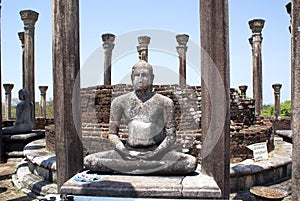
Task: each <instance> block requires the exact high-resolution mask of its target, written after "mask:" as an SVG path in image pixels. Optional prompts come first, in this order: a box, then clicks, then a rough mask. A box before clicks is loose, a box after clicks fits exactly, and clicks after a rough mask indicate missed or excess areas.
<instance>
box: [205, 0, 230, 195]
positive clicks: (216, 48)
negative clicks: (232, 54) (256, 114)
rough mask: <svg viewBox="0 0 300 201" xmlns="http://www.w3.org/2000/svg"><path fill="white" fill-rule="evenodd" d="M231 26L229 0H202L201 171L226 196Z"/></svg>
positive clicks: (227, 190) (227, 182)
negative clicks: (212, 179) (212, 180)
mask: <svg viewBox="0 0 300 201" xmlns="http://www.w3.org/2000/svg"><path fill="white" fill-rule="evenodd" d="M228 26H229V25H228V1H227V0H206V1H200V31H201V33H200V36H201V42H200V43H201V86H202V88H201V93H202V119H201V127H202V135H203V147H202V151H201V152H202V153H201V154H202V157H203V160H202V171H203V172H204V173H206V174H208V175H211V176H213V177H214V179H215V180H216V182H217V183H218V185H219V187H220V189H221V190H222V198H223V199H228V198H229V161H230V159H229V155H230V153H229V152H230V151H229V136H230V111H229V110H230V102H229V101H230V94H229V93H230V86H229V85H230V76H229V71H230V70H229V42H228V38H229V33H228V32H229V31H228V30H229V28H228ZM220 128H221V129H220ZM218 129H219V130H218ZM216 130H218V131H217V132H216ZM212 131H213V132H212ZM205 141H206V142H205Z"/></svg>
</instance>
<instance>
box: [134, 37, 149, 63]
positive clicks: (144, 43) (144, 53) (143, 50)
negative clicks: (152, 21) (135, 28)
mask: <svg viewBox="0 0 300 201" xmlns="http://www.w3.org/2000/svg"><path fill="white" fill-rule="evenodd" d="M150 39H151V38H150V37H149V36H139V37H138V43H139V45H138V46H137V47H136V48H137V51H138V53H139V59H141V60H144V61H147V62H148V46H149V44H150Z"/></svg>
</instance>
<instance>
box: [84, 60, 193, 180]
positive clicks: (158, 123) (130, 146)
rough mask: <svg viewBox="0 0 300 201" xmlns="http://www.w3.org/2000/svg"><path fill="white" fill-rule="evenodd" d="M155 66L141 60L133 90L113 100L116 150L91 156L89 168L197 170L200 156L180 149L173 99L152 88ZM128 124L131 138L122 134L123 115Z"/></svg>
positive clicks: (108, 170) (87, 161)
mask: <svg viewBox="0 0 300 201" xmlns="http://www.w3.org/2000/svg"><path fill="white" fill-rule="evenodd" d="M153 78H154V74H153V69H152V66H151V65H150V64H148V63H147V62H145V61H143V60H140V61H139V62H138V63H137V64H135V65H134V66H133V68H132V74H131V80H132V84H133V87H134V91H133V92H129V93H127V94H124V95H121V96H119V97H116V98H115V99H114V100H113V101H112V103H111V111H110V122H109V140H110V141H111V142H112V144H113V145H114V146H115V149H114V150H111V151H104V152H99V153H94V154H91V155H88V156H86V157H85V159H84V167H85V169H87V170H91V171H96V172H103V173H124V174H155V175H184V174H189V173H193V172H194V171H195V169H196V166H197V162H196V158H195V157H193V156H191V155H188V154H184V153H180V152H176V151H175V150H173V147H172V146H173V144H174V143H175V141H176V127H175V113H174V104H173V101H172V100H171V99H170V98H168V97H166V96H163V95H161V94H157V93H155V92H153V90H152V84H153ZM122 116H123V117H124V118H125V121H126V123H127V125H128V138H127V141H126V143H123V142H122V141H121V140H120V138H119V137H118V131H119V126H120V122H121V117H122Z"/></svg>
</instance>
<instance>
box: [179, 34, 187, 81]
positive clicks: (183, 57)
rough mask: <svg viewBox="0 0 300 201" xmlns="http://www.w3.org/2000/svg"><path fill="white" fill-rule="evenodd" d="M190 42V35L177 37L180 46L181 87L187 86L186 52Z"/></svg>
mask: <svg viewBox="0 0 300 201" xmlns="http://www.w3.org/2000/svg"><path fill="white" fill-rule="evenodd" d="M188 40H189V35H186V34H179V35H177V36H176V41H177V43H178V46H177V47H176V49H177V52H178V54H179V85H180V86H185V85H186V51H187V46H186V44H187V42H188Z"/></svg>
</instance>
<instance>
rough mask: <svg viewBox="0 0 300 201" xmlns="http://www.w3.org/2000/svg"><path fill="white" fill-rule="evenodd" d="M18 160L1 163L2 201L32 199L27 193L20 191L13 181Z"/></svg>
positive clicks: (26, 200) (0, 189)
mask: <svg viewBox="0 0 300 201" xmlns="http://www.w3.org/2000/svg"><path fill="white" fill-rule="evenodd" d="M17 164H18V161H9V162H7V163H2V164H0V201H31V200H34V199H32V198H28V197H27V196H26V194H24V193H23V192H22V191H20V190H19V189H18V188H17V187H16V186H14V185H13V183H12V179H11V178H12V175H13V174H14V171H15V169H16V166H17Z"/></svg>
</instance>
